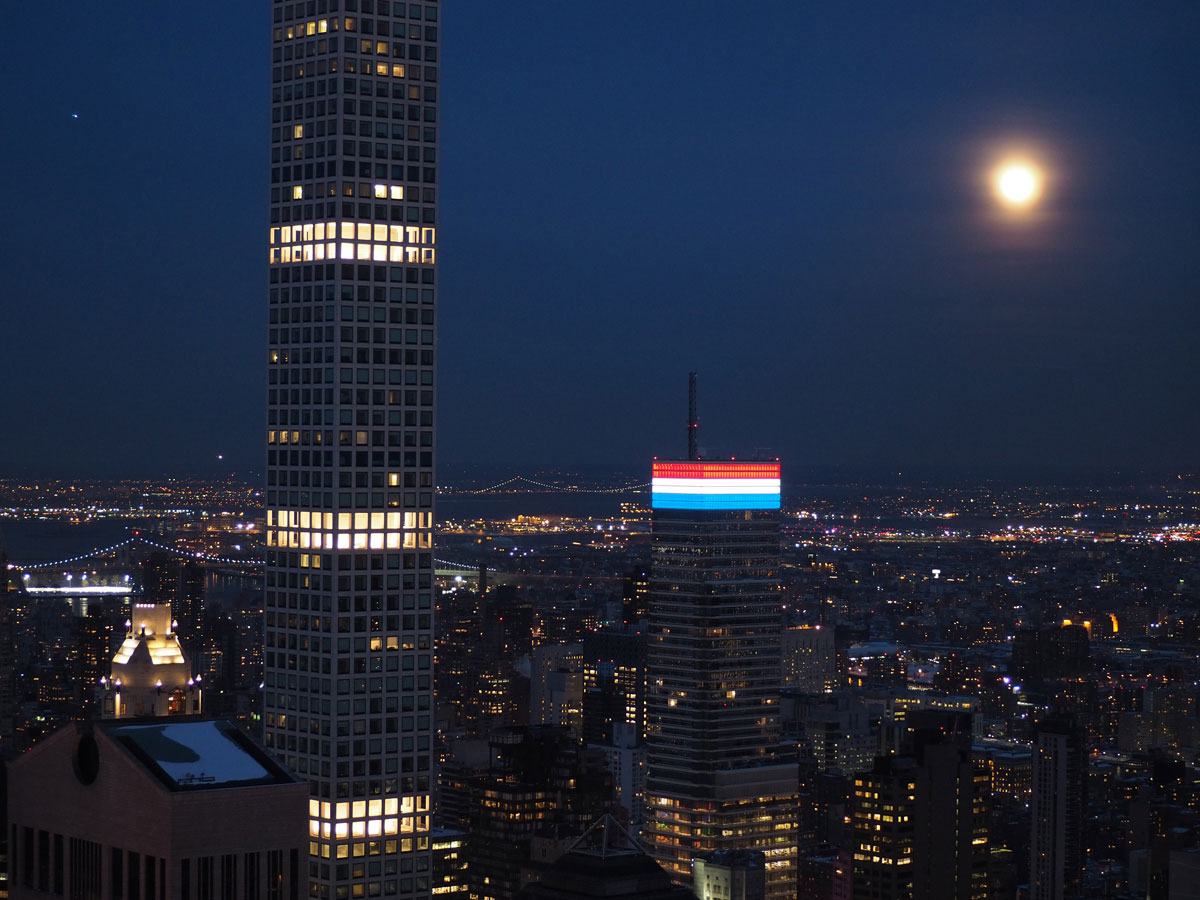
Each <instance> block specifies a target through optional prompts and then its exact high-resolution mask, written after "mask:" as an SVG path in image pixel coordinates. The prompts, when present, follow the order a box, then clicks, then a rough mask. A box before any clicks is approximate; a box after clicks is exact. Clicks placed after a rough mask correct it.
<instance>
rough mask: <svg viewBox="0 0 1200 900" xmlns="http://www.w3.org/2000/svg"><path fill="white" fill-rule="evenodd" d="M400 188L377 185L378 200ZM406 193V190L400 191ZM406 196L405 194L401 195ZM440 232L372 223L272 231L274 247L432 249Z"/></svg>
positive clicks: (309, 225) (286, 227) (314, 224)
mask: <svg viewBox="0 0 1200 900" xmlns="http://www.w3.org/2000/svg"><path fill="white" fill-rule="evenodd" d="M395 188H399V185H386V184H377V185H375V191H376V194H375V196H377V197H378V196H379V191H380V189H383V190H384V191H391V190H393V189H395ZM400 190H401V192H403V188H400ZM401 195H402V196H403V193H402V194H401ZM436 232H437V229H435V228H421V227H418V226H416V225H381V224H375V223H372V222H340V223H339V222H307V223H305V224H303V225H283V226H281V227H276V228H272V229H271V246H272V247H276V246H279V245H282V244H299V243H302V242H303V243H307V242H308V241H332V240H336V239H338V238H339V237H340V238H341V239H342V240H343V241H347V240H350V241H375V242H376V243H381V242H390V243H393V244H423V245H425V246H427V247H432V246H433V245H434V244H435V243H436V237H437V233H436Z"/></svg>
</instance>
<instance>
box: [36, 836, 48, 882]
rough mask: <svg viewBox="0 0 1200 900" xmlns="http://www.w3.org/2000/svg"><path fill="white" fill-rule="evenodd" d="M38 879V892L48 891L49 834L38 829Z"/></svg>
mask: <svg viewBox="0 0 1200 900" xmlns="http://www.w3.org/2000/svg"><path fill="white" fill-rule="evenodd" d="M37 862H38V877H37V885H38V890H39V891H49V890H50V832H48V831H42V830H41V829H38V861H37Z"/></svg>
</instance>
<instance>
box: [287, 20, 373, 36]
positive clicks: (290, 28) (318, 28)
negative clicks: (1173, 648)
mask: <svg viewBox="0 0 1200 900" xmlns="http://www.w3.org/2000/svg"><path fill="white" fill-rule="evenodd" d="M339 24H341V23H340V20H339V19H314V20H312V21H311V22H298V23H296V24H295V25H285V26H284V27H282V28H276V29H275V40H279V39H280V38H283V39H284V40H287V41H290V40H294V39H295V38H301V37H312V36H313V35H314V34H325V33H326V32H329V31H337V30H338V25H339ZM353 26H354V20H353V19H351V18H347V19H346V29H347V30H348V31H350V30H353Z"/></svg>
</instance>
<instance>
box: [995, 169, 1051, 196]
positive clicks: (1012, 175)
mask: <svg viewBox="0 0 1200 900" xmlns="http://www.w3.org/2000/svg"><path fill="white" fill-rule="evenodd" d="M993 186H994V187H995V190H996V196H997V197H998V198H999V200H1000V202H1002V203H1004V204H1005V205H1007V206H1011V207H1027V206H1030V205H1032V204H1033V203H1034V201H1036V200H1037V198H1038V195H1039V194H1040V193H1041V190H1042V175H1041V173H1040V172H1039V171H1038V170H1037V169H1036V168H1034V167H1033V166H1032V165H1030V164H1029V163H1025V162H1010V163H1005V164H1004V165H1002V166H1000V168H998V169H997V170H996V173H995V175H994V177H993Z"/></svg>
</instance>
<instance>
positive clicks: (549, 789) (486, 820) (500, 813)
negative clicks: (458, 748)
mask: <svg viewBox="0 0 1200 900" xmlns="http://www.w3.org/2000/svg"><path fill="white" fill-rule="evenodd" d="M466 744H467V745H468V746H467V747H466V748H464V749H466V750H467V751H468V752H467V753H464V754H463V757H464V758H463V759H461V760H452V761H451V762H450V763H449V764H447V765H446V766H444V767H443V772H442V779H441V792H440V798H439V799H440V804H439V809H438V819H439V822H443V823H445V824H447V825H453V826H454V827H457V828H461V829H463V830H465V831H466V832H467V833H468V838H467V840H466V842H465V845H464V846H463V848H462V850H461V858H462V859H463V860H464V864H465V866H466V872H467V880H468V883H469V885H470V890H471V895H472V896H473V897H477V898H479V900H507V898H510V897H512V896H513V894H514V893H515V892H516V891H517V889H518V888H520V887H521V884H522V883H523V881H525V880H527V879H528V877H530V873H531V872H535V871H536V869H537V864H536V861H535V860H534V859H533V847H534V843H535V841H536V840H537V839H539V838H541V837H547V836H549V837H550V838H552V839H554V840H563V839H565V838H574V837H577V836H578V835H580V834H582V833H583V832H584V831H585V830H586V829H587V827H588V826H589V825H590V824H591V823H592V822H594V821H595V820H596V819H598V818H599V817H600V816H602V815H604V814H605V813H606V812H607V811H608V810H609V808H610V807H611V804H612V779H611V776H610V775H609V771H608V768H607V765H606V763H605V760H604V756H603V754H602V753H600V752H598V751H590V750H584V749H582V748H580V746H579V744H578V742H577V741H576V740H575V739H574V738H572V737H571V735H570V732H569V729H567V728H566V727H561V726H526V727H523V728H512V729H505V730H501V731H499V732H498V733H496V734H495V735H494V736H493V737H492V738H491V739H490V740H488V741H487V743H486V751H485V752H486V756H485V757H484V758H481V756H483V753H482V752H481V751H483V747H482V744H483V742H482V741H468V742H466ZM472 750H473V751H474V753H475V756H474V758H473V759H472V758H470V752H469V751H472Z"/></svg>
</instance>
